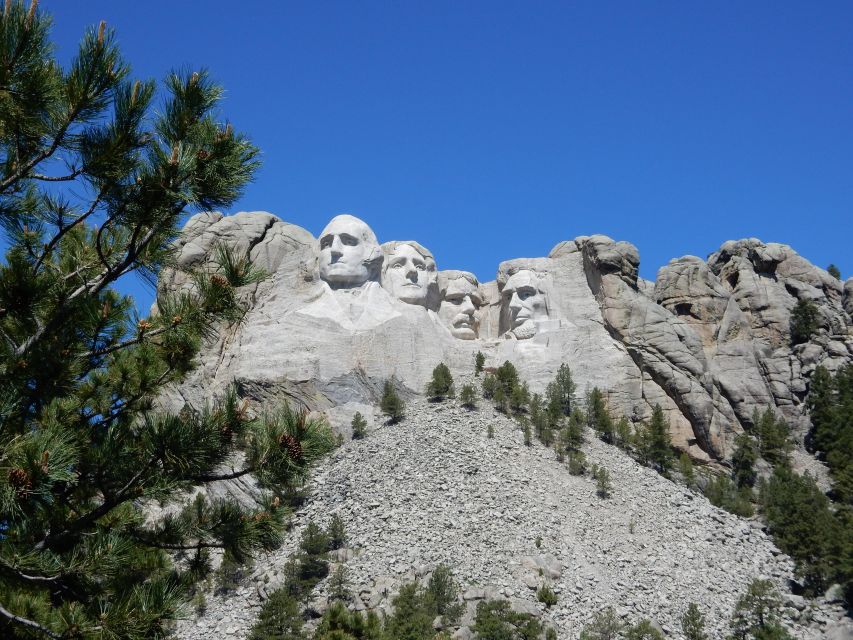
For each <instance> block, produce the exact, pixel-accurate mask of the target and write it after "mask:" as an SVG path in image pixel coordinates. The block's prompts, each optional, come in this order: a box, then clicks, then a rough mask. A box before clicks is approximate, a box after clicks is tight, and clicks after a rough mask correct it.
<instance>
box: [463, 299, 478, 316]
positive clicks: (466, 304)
mask: <svg viewBox="0 0 853 640" xmlns="http://www.w3.org/2000/svg"><path fill="white" fill-rule="evenodd" d="M476 310H477V307H475V306H474V303H473V302H471V297H470V296H465V298H464V299H463V300H462V308H461V311H462V313H465V314H467V315H469V316H473V315H474V312H475V311H476Z"/></svg>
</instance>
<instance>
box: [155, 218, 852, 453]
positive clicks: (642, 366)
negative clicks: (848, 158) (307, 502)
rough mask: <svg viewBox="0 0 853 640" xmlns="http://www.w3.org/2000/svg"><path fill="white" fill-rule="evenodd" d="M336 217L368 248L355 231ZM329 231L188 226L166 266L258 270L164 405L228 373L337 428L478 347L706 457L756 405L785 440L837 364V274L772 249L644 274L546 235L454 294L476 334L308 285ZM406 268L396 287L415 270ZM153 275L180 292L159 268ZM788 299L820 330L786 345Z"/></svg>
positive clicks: (840, 312)
mask: <svg viewBox="0 0 853 640" xmlns="http://www.w3.org/2000/svg"><path fill="white" fill-rule="evenodd" d="M346 221H347V223H348V224H351V225H355V226H354V227H353V228H354V229H358V228H361V229H362V230H364V229H366V233H367V235H366V236H365V237H368V236H371V242H375V239H373V238H372V232H369V228H366V225H363V223H361V222H360V221H358V220H356V219H353V218H350V217H347V218H346ZM339 226H340V225H339ZM362 226H363V227H364V228H362ZM347 228H348V227H347ZM342 229H343V231H345V230H346V229H344V228H343V227H342ZM338 231H341V230H338ZM345 236H346V234H345V233H344V235H336V236H335V237H336V238H337V239H336V240H334V239H333V240H330V241H329V242H335V243H337V244H336V245H335V247H333V248H332V249H330V248H329V247H327V248H326V249H325V252H324V251H321V249H320V246H319V242H318V240H317V239H315V238H314V237H313V236H312V235H311V234H310V233H308V232H307V231H305V230H304V229H301V228H299V227H296V226H294V225H291V224H287V223H285V222H283V221H281V220H279V219H278V218H276V217H275V216H273V215H271V214H268V213H261V212H254V213H240V214H237V215H234V216H227V217H224V216H222V215H221V214H219V213H204V214H199V215H197V216H194V217H193V218H192V219H190V221H189V222H188V223H187V225H186V228H185V231H184V236H183V238H182V240H181V243H180V245H179V255H178V267H179V269H186V268H205V267H209V266H210V265H211V264H212V260H213V258H214V254H215V247H216V245H217V244H218V243H226V244H228V245H231V246H232V247H234V248H235V249H236V250H237V251H241V252H245V251H248V252H249V255H250V257H251V258H252V259H253V260H254V261H255V262H256V263H257V264H258V265H259V266H260V267H262V268H264V269H265V270H266V271H267V272H268V273H269V274H270V278H269V279H267V280H266V281H265V282H263V283H261V284H260V285H256V286H253V287H252V290H250V291H246V292H243V295H244V299H245V300H246V302H247V304H248V306H249V311H248V313H247V314H246V317H245V319H244V321H243V322H242V323H241V324H240V325H239V326H234V327H230V328H227V329H224V330H223V331H222V333H221V334H220V336H219V337H218V339H217V341H216V342H215V344H211V345H209V346H208V347H207V348H206V349H205V351H204V352H203V355H202V357H201V366H200V368H199V369H198V370H197V371H196V372H195V373H194V374H193V375H192V377H191V378H190V379H189V380H187V381H186V383H185V384H183V385H182V386H181V387H180V388H175V389H174V390H173V392H172V394H171V396H170V397H169V398H167V399H165V401H166V402H169V403H171V404H173V405H174V406H180V405H182V404H183V403H184V402H189V403H191V404H195V405H198V404H200V403H202V402H205V401H209V400H211V399H212V398H213V397H215V396H216V395H217V394H220V393H221V392H222V390H223V389H224V388H225V386H226V385H227V384H229V383H231V382H232V381H236V382H237V383H238V384H239V385H240V388H241V392H242V393H243V394H244V395H245V396H247V397H249V398H250V399H253V400H256V401H268V400H273V399H282V398H294V399H297V400H299V401H300V402H303V403H305V404H307V405H308V406H310V407H311V408H313V409H318V410H323V411H327V412H328V413H329V415H330V417H332V418H333V421H335V422H340V420H337V418H339V417H342V416H346V415H351V414H352V412H354V411H355V410H358V409H361V408H364V407H367V406H369V405H372V404H373V403H375V401H376V400H377V395H378V391H379V389H381V386H382V384H383V383H384V381H385V380H386V379H389V378H393V379H394V380H395V381H396V384H397V385H398V386H399V388H400V389H401V391H403V392H404V393H406V394H408V395H412V394H417V393H420V392H422V391H423V389H424V386H425V384H426V382H427V379H428V377H429V375H430V372H431V370H432V368H433V367H434V366H435V365H436V364H438V363H439V362H442V361H443V362H445V363H446V364H447V365H448V366H449V367H450V368H451V370H452V371H453V372H454V373H455V374H463V373H466V372H469V371H470V370H471V368H472V362H473V356H474V354H475V353H476V352H477V351H482V352H483V353H484V354H485V355H486V358H487V363H486V365H487V366H497V365H499V364H501V363H502V362H503V361H504V360H510V361H512V362H513V363H514V364H515V365H516V366H517V367H518V369H519V371H520V373H521V375H522V377H523V379H525V380H527V381H528V382H529V383H530V386H531V388H532V390H533V391H541V390H542V389H543V388H544V386H545V385H546V384H547V382H548V381H550V380H551V379H552V378H553V376H554V374H555V373H556V371H557V369H558V368H559V366H560V364H562V363H564V362H565V363H568V364H569V366H570V367H571V369H572V373H573V375H574V377H575V380H576V382H577V383H578V388H579V390H580V391H581V392H582V391H584V390H585V389H587V388H591V387H593V386H597V387H599V388H601V389H603V390H604V391H605V392H606V394H607V399H608V402H609V405H610V408H611V410H612V411H613V412H615V413H617V414H623V415H626V416H628V417H629V418H630V419H631V420H632V421H639V420H644V419H646V418H647V417H648V416H649V415H650V413H651V410H652V408H653V407H654V405H655V404H660V405H661V406H662V407H663V409H664V410H665V412H666V413H667V415H668V417H669V419H670V422H671V424H672V435H673V440H674V442H675V443H676V444H677V445H678V446H680V447H682V448H684V449H687V450H689V451H690V453H691V454H692V455H693V456H694V457H696V458H717V459H723V458H725V457H726V456H727V455H729V454H730V453H731V450H732V444H733V440H734V437H735V435H737V434H738V433H739V432H741V431H742V430H743V429H744V428H745V427H748V426H749V425H750V422H751V420H752V415H753V411H754V410H755V409H761V410H763V409H765V408H767V407H774V408H775V409H776V410H777V411H778V412H779V413H780V414H781V415H783V416H784V417H785V418H786V419H788V420H789V421H790V422H791V423H792V425H793V426H794V428H795V434H796V435H797V436H798V437H802V435H803V434H804V433H805V431H806V430H807V428H808V420H807V418H806V416H805V411H804V400H805V398H806V394H807V392H808V381H809V376H810V375H811V372H812V371H813V370H814V368H815V366H817V365H818V364H822V365H824V366H827V367H828V368H829V369H830V370H834V369H836V368H837V367H839V366H841V365H843V364H844V363H848V362H851V360H853V356H852V355H851V354H853V333H852V332H853V329H851V322H853V321H851V307H853V282H851V281H849V280H848V281H847V283H846V284H845V285H842V283H840V282H839V281H838V280H836V279H835V278H833V277H832V276H830V275H829V274H828V273H826V272H825V271H824V270H823V269H819V268H817V267H815V266H813V265H811V264H810V263H808V262H807V261H806V260H804V259H803V258H801V257H800V256H798V255H797V254H796V253H795V252H794V251H793V250H792V249H791V248H790V247H787V246H785V245H779V244H773V243H769V244H765V243H762V242H761V241H759V240H756V239H748V240H739V241H734V242H727V243H725V244H724V245H723V246H722V247H721V248H720V249H719V251H717V252H715V253H713V254H712V255H711V256H710V257H709V258H708V259H707V260H701V259H700V258H696V257H692V256H687V257H684V258H679V259H677V260H673V261H672V262H670V264H669V265H667V266H665V267H663V268H662V269H661V270H660V272H659V273H658V278H657V281H656V282H655V283H651V282H648V281H645V280H642V279H640V278H638V277H637V273H638V267H639V254H638V252H637V249H636V248H635V247H634V246H633V245H631V244H629V243H627V242H614V241H613V240H611V239H610V238H608V237H606V236H590V237H579V238H576V239H575V240H569V241H565V242H561V243H559V244H558V245H557V246H555V247H554V249H553V250H552V251H551V253H550V254H549V256H548V257H540V258H520V259H514V260H509V261H507V262H504V263H501V264H500V265H499V266H498V269H497V274H496V279H495V281H493V282H487V283H482V284H480V285H479V295H476V296H472V297H470V300H471V301H474V302H476V305H475V306H477V307H478V308H477V309H476V311H475V312H474V314H475V320H476V322H475V323H474V326H475V327H476V330H477V337H476V338H475V339H461V335H460V331H458V329H457V330H455V331H456V332H455V334H454V333H451V330H452V329H453V327H452V326H451V325H450V324H449V322H450V321H451V320H452V319H453V318H454V317H456V315H455V314H441V315H439V314H437V313H436V312H435V311H434V309H435V308H436V306H437V305H436V304H435V303H431V304H427V305H426V306H421V305H420V304H407V303H405V302H403V301H401V300H400V299H398V297H399V294H398V293H395V295H392V294H391V293H390V292H389V290H387V289H386V288H384V286H383V283H380V282H378V281H377V280H378V278H369V279H367V280H366V281H365V280H364V278H361V279H358V278H354V279H353V281H352V282H348V283H347V285H346V286H345V287H341V286H340V285H339V284H338V283H331V284H332V285H334V286H330V283H329V282H327V281H325V280H324V279H322V278H321V277H320V273H331V272H332V270H333V269H332V270H330V267H329V263H330V262H331V261H334V260H338V259H340V260H341V261H342V262H343V261H345V260H347V259H349V258H348V257H347V256H348V255H349V256H350V257H351V255H350V254H346V253H345V252H346V251H349V249H348V248H347V247H345V246H344V244H345V242H347V241H348V240H347V238H346V237H345ZM382 240H383V239H381V238H380V239H379V241H382ZM339 245H340V246H339ZM387 246H395V247H396V246H397V245H388V244H386V247H387ZM418 246H420V245H418ZM350 248H351V247H350ZM330 250H331V252H332V253H331V254H330ZM335 251H338V253H337V254H335ZM356 253H357V252H356ZM336 255H337V256H338V257H335V256H336ZM352 255H355V254H352ZM371 255H373V253H371ZM435 259H436V260H437V261H438V266H439V267H440V260H441V256H436V258H435ZM410 262H411V260H410ZM353 264H354V265H355V266H354V267H353V268H357V265H358V263H357V262H354V263H353ZM407 264H408V263H407ZM409 266H411V265H409ZM373 267H375V265H374V264H373V263H371V268H373ZM334 268H335V269H339V268H341V267H334ZM430 268H432V266H430ZM406 273H409V274H410V275H409V276H408V277H409V278H411V282H412V284H411V287H412V288H413V289H414V288H415V285H416V284H417V281H418V278H419V277H420V276H418V275H417V274H416V273H415V271H414V270H411V271H407V272H406ZM401 275H403V276H404V275H405V274H401ZM439 276H440V272H439ZM439 279H441V278H439ZM401 282H405V281H404V280H402V279H401ZM160 286H161V291H162V292H167V291H170V290H172V291H174V290H177V289H180V288H181V287H186V286H190V285H189V284H188V282H187V280H186V277H185V276H184V275H183V274H181V273H180V271H169V272H167V273H165V274H164V275H163V278H162V280H161V285H160ZM525 288H526V289H527V290H528V292H527V293H525V292H524V290H525ZM395 291H396V290H395ZM525 296H527V297H525ZM803 299H807V300H811V301H812V302H814V303H815V305H816V306H817V308H818V309H819V313H820V325H821V326H820V330H819V331H818V333H817V334H816V335H815V336H813V337H812V339H811V340H810V341H809V342H807V343H805V344H800V345H796V346H792V345H791V338H790V328H789V324H790V313H791V310H792V309H793V308H794V306H795V304H796V302H797V300H803ZM460 304H461V303H460ZM466 304H468V303H466ZM471 304H473V302H472V303H471ZM472 333H473V331H470V330H469V331H468V332H467V334H466V335H465V337H467V338H470V337H471V334H472Z"/></svg>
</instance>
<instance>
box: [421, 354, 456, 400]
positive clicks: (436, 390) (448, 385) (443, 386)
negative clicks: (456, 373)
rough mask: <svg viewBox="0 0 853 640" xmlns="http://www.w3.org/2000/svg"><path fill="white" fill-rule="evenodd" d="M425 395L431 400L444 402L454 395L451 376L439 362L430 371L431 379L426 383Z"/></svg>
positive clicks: (444, 365)
mask: <svg viewBox="0 0 853 640" xmlns="http://www.w3.org/2000/svg"><path fill="white" fill-rule="evenodd" d="M426 393H427V395H428V396H429V397H430V399H431V400H436V401H440V400H444V399H445V398H448V397H450V398H452V397H454V396H455V395H456V392H455V390H454V388H453V375H451V373H450V369H449V368H448V366H447V365H446V364H444V363H443V362H440V363H438V364H437V365H436V367H435V369H433V370H432V379H431V380H430V381H429V382H428V383H427V388H426Z"/></svg>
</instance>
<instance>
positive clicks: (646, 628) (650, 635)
mask: <svg viewBox="0 0 853 640" xmlns="http://www.w3.org/2000/svg"><path fill="white" fill-rule="evenodd" d="M625 640H665V636H664V635H663V633H661V632H660V631H659V630H658V629H657V628H656V627H655V626H654V625H653V624H652V622H651V620H648V619H643V620H640V621H639V622H638V623H637V624H635V625H632V626H630V627H628V629H627V630H626V631H625Z"/></svg>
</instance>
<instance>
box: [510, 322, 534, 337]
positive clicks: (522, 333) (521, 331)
mask: <svg viewBox="0 0 853 640" xmlns="http://www.w3.org/2000/svg"><path fill="white" fill-rule="evenodd" d="M511 333H512V335H514V336H515V338H516V340H527V339H528V338H532V337H533V336H535V335H536V323H535V322H533V320H525V321H524V322H522V323H521V324H520V325H519V326H517V327H515V328H514V329H513V330H512V332H511Z"/></svg>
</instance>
